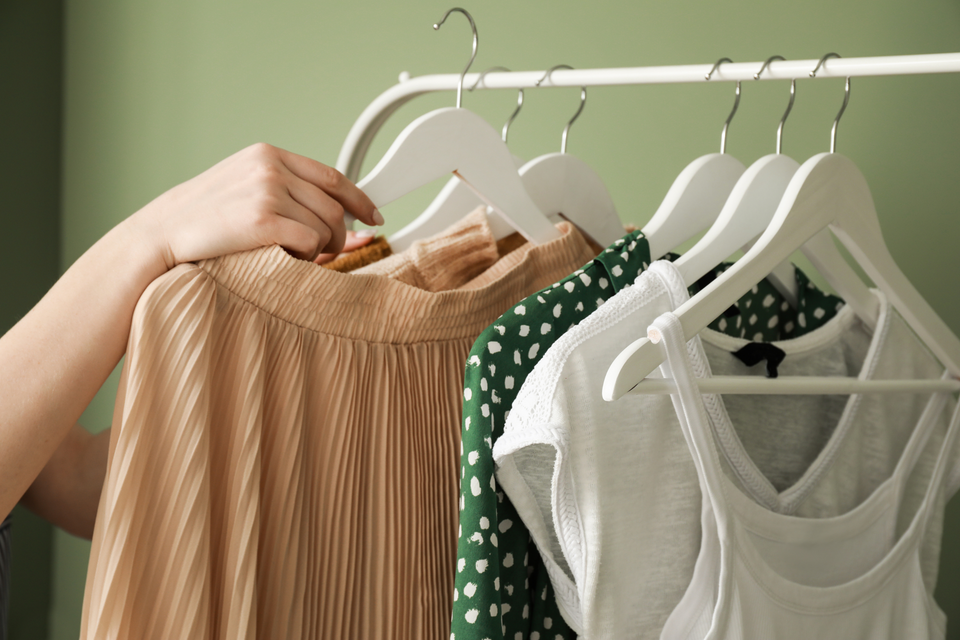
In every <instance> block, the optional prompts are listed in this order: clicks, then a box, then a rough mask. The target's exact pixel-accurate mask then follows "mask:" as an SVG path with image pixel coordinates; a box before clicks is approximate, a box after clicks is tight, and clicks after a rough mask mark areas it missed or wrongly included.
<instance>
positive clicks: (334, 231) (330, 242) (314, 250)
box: [277, 194, 347, 260]
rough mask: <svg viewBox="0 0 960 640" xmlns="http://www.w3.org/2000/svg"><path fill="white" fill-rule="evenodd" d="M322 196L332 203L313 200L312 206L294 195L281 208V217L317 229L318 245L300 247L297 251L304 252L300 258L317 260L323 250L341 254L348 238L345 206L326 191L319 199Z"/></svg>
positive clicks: (316, 238) (316, 239) (316, 241)
mask: <svg viewBox="0 0 960 640" xmlns="http://www.w3.org/2000/svg"><path fill="white" fill-rule="evenodd" d="M321 198H326V199H327V200H328V202H320V203H319V204H317V203H312V206H310V207H306V206H304V205H303V204H301V203H300V202H299V201H298V200H297V199H296V198H294V197H293V196H292V195H291V196H288V198H287V199H286V201H285V202H283V203H282V204H281V205H280V206H279V208H278V211H277V213H278V214H280V217H282V218H286V219H289V220H292V221H294V222H297V223H299V224H300V225H302V226H305V227H308V228H309V229H310V230H312V231H313V232H314V236H313V237H314V242H315V244H314V245H313V246H312V247H309V248H308V249H303V248H300V247H296V251H297V253H298V254H302V255H298V256H297V257H299V258H303V259H304V260H313V259H314V258H316V257H317V255H319V254H320V253H339V252H340V251H341V249H342V248H343V245H344V242H345V241H346V238H347V228H346V225H345V224H344V221H343V208H342V207H340V205H339V204H338V203H337V202H336V201H334V200H333V199H332V198H330V197H329V196H327V195H326V194H322V195H321V196H320V198H318V199H321ZM280 244H283V243H282V242H281V243H280ZM283 246H287V245H283ZM287 248H293V247H287Z"/></svg>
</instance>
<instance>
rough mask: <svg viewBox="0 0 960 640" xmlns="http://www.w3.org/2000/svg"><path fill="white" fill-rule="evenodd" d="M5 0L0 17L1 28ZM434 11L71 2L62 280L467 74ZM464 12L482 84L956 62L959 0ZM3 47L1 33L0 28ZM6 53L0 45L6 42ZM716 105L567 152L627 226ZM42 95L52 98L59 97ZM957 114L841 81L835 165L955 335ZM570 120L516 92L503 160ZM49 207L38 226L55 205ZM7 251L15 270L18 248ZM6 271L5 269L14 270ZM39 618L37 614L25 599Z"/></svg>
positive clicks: (564, 105) (590, 120)
mask: <svg viewBox="0 0 960 640" xmlns="http://www.w3.org/2000/svg"><path fill="white" fill-rule="evenodd" d="M20 4H24V5H25V4H26V3H20ZM8 5H9V3H4V4H0V7H2V11H3V12H4V13H3V15H2V17H3V18H4V19H6V18H7V17H8V15H7V14H8V12H9V11H10V9H9V7H8ZM448 7H449V5H447V4H445V3H438V2H433V1H426V0H418V1H415V2H404V3H391V2H386V1H378V2H373V1H369V0H359V1H354V2H344V3H339V4H336V5H334V4H332V3H317V2H273V3H252V2H243V3H237V2H195V1H194V2H191V1H188V0H170V1H167V2H162V3H160V2H155V3H130V2H121V1H118V0H113V1H107V0H85V1H83V2H79V1H76V0H68V2H67V3H66V19H65V40H64V42H65V55H64V61H65V77H64V84H63V88H64V105H65V107H64V146H63V156H62V162H63V164H62V166H63V176H62V195H63V199H62V203H63V206H62V220H61V222H62V224H61V227H60V231H61V234H62V240H61V263H60V266H61V268H65V267H66V266H67V265H69V264H70V263H71V262H72V261H73V260H75V259H76V258H77V257H78V256H79V255H80V254H81V253H82V252H83V251H84V250H85V249H86V248H87V247H88V246H90V245H91V244H92V243H93V242H94V241H95V240H96V239H97V238H98V237H99V236H101V235H102V234H103V233H105V232H106V231H107V230H108V229H109V228H110V227H111V226H112V225H114V224H116V223H117V222H118V221H120V220H121V219H122V218H123V217H124V216H126V215H128V214H129V213H131V212H133V211H134V210H136V209H137V208H139V207H140V206H142V205H143V204H145V203H146V202H148V201H149V200H150V199H151V198H152V197H154V196H156V195H157V194H159V193H160V192H162V191H163V190H165V189H167V188H169V187H171V186H173V185H175V184H177V183H179V182H181V181H183V180H185V179H187V178H190V177H192V176H193V175H195V174H197V173H198V172H200V171H202V170H203V169H205V168H207V167H208V166H210V165H211V164H213V163H215V162H216V161H218V160H220V159H221V158H223V157H225V156H226V155H228V154H230V153H233V152H234V151H236V150H238V149H239V148H241V147H243V146H245V145H248V144H250V143H253V142H256V141H267V142H270V143H272V144H275V145H278V146H282V147H285V148H288V149H290V150H292V151H296V152H299V153H302V154H305V155H310V156H312V157H315V158H317V159H319V160H321V161H324V162H327V163H328V164H332V163H333V162H334V161H335V160H336V157H337V152H338V150H339V146H340V144H341V142H342V140H343V138H344V137H345V135H346V133H347V130H348V129H349V127H350V125H351V124H352V123H353V121H354V120H355V118H356V117H357V116H358V115H359V113H360V111H361V110H362V109H363V108H364V107H365V106H366V105H367V104H368V103H369V102H370V101H371V100H372V99H373V98H374V97H375V96H376V95H378V94H379V93H380V92H381V91H383V90H385V89H386V88H387V87H389V86H390V85H391V84H393V83H394V82H395V81H396V78H397V74H398V73H399V72H401V71H404V70H406V71H409V72H410V73H411V74H412V75H420V74H425V73H436V72H454V71H459V70H460V69H461V68H462V66H463V64H464V62H465V59H466V54H467V53H468V51H469V39H468V38H469V35H468V30H467V27H466V24H465V22H464V21H462V20H461V19H460V17H459V16H453V18H452V21H451V22H450V23H448V24H447V25H446V26H445V27H444V28H443V29H442V30H441V31H440V32H434V31H433V30H432V29H431V28H430V25H431V24H432V23H433V22H434V21H436V20H437V19H438V18H439V17H440V15H442V12H443V11H444V10H445V9H447V8H448ZM467 8H468V9H470V10H471V11H472V12H473V14H474V16H475V18H476V20H477V23H478V25H479V29H480V53H479V55H478V57H477V62H476V67H475V68H476V69H483V68H486V67H488V66H492V65H498V64H502V65H507V66H509V67H511V68H513V69H543V68H545V67H547V66H550V65H553V64H558V63H567V64H571V65H574V66H577V67H607V66H635V65H657V64H685V63H704V62H709V61H713V60H715V59H717V58H719V57H721V56H729V57H731V58H733V59H734V60H761V59H764V58H765V57H767V56H769V55H773V54H780V55H783V56H785V57H787V58H814V57H818V56H819V55H821V54H823V53H825V52H827V51H838V52H839V53H841V54H843V55H845V56H869V55H891V54H909V53H932V52H941V51H960V5H958V4H957V3H956V2H955V1H954V0H926V1H923V2H915V3H905V2H894V1H891V0H872V1H868V0H855V1H845V2H838V1H836V0H812V1H808V2H803V3H800V2H771V1H767V2H759V1H756V0H751V1H746V0H730V1H727V2H723V3H719V2H691V1H689V0H680V1H674V2H669V3H665V2H652V1H649V0H648V1H647V2H593V3H585V2H570V1H569V0H563V1H556V0H555V1H554V2H545V1H542V0H538V1H536V2H524V3H517V2H511V3H507V2H502V1H500V2H493V1H486V2H474V3H472V4H471V5H469V6H468V7H467ZM4 24H5V22H0V29H3V25H4ZM0 33H2V35H3V36H8V35H9V34H8V33H7V30H5V29H4V30H3V31H0ZM2 41H3V42H4V43H5V44H4V45H3V46H5V47H7V46H11V45H8V44H6V43H7V38H6V37H3V38H2ZM32 45H34V46H30V47H20V48H18V49H17V51H18V55H28V56H35V57H37V59H38V60H39V59H40V58H44V59H45V57H46V56H54V57H56V56H55V55H54V54H55V53H57V52H58V48H57V45H56V43H52V44H50V45H49V47H48V48H47V49H46V50H42V51H37V49H43V47H42V46H36V43H32ZM5 51H6V50H5ZM31 64H33V63H31ZM36 64H38V65H39V64H40V63H39V62H37V63H36ZM6 72H7V69H6V65H5V68H4V73H6ZM50 77H53V76H50ZM5 90H6V87H5ZM53 91H54V94H55V88H54V89H53ZM786 91H787V85H786V83H757V84H755V85H754V84H746V85H745V86H744V89H743V101H742V104H741V108H740V112H739V114H738V115H737V118H736V119H735V120H734V122H733V124H732V125H731V131H730V137H729V148H728V150H729V151H730V152H731V153H732V154H734V155H736V156H737V157H739V158H740V159H741V160H743V161H744V162H746V163H749V162H751V161H753V160H755V159H756V158H758V157H759V156H761V155H764V154H766V153H769V152H771V151H772V150H773V144H774V131H775V127H776V123H777V120H778V119H779V117H780V114H781V113H782V110H783V107H784V106H785V100H786V95H787V93H786ZM841 94H842V81H840V80H818V81H806V82H803V81H801V82H800V83H799V86H798V97H797V103H796V107H795V109H794V114H793V115H792V116H791V120H790V121H789V122H788V125H787V130H786V134H785V146H784V152H785V153H787V154H790V155H792V156H793V157H795V158H797V159H799V160H803V159H805V158H807V157H809V156H810V155H812V154H814V153H816V152H819V151H824V150H826V145H827V140H828V131H829V125H830V122H831V121H832V118H833V116H834V114H835V112H836V110H837V108H838V107H839V104H840V100H841V97H842V95H841ZM731 97H732V86H731V85H729V84H722V83H718V84H711V85H698V86H659V87H649V86H648V87H618V88H596V89H591V90H590V97H589V101H588V104H587V107H586V110H585V111H584V113H583V115H582V116H581V118H580V120H579V121H578V122H577V124H576V125H575V126H574V128H573V130H572V132H571V134H570V146H569V151H570V152H571V153H575V154H577V155H578V156H580V157H581V158H583V159H584V160H586V161H587V162H588V163H590V164H591V165H593V166H594V167H595V168H596V169H597V171H598V172H599V173H600V175H602V176H603V177H604V180H605V181H606V182H607V185H608V187H609V189H610V192H611V194H612V195H613V197H614V200H615V201H616V203H617V204H618V208H619V209H620V211H621V213H622V214H623V217H624V218H625V219H628V220H631V221H633V222H636V223H639V224H642V223H643V222H645V221H646V220H647V219H648V218H649V216H650V215H651V213H652V212H653V210H654V209H655V208H656V206H657V204H658V203H659V201H660V199H661V198H662V197H663V194H664V193H665V192H666V190H667V188H668V186H669V185H670V183H671V181H672V179H673V178H674V177H675V176H676V175H677V173H678V172H679V171H680V170H681V169H682V168H683V167H684V166H685V165H686V163H688V162H689V161H690V160H692V159H693V158H695V157H697V156H699V155H702V154H704V153H708V152H711V151H715V150H717V146H718V144H719V132H720V125H721V123H722V121H723V118H724V117H726V114H727V112H728V110H729V107H730V102H731ZM49 98H50V103H51V104H52V103H54V102H57V100H56V97H55V95H53V94H51V95H50V96H49ZM514 100H515V96H514V94H513V93H512V92H486V93H482V94H477V95H472V94H470V95H467V96H466V97H465V102H464V104H465V106H467V107H469V108H471V109H474V110H476V111H478V112H479V113H480V114H481V115H483V116H485V117H487V118H488V119H489V120H490V121H491V122H492V123H494V124H495V125H497V126H499V124H500V123H501V122H502V121H503V120H504V119H505V118H506V116H507V115H508V114H509V112H510V111H511V109H512V106H513V104H514ZM452 101H453V97H452V94H445V95H436V96H427V97H424V98H420V99H417V100H415V101H414V102H412V103H410V104H408V105H407V106H405V107H403V108H402V109H401V110H400V111H399V112H398V113H397V114H396V115H395V116H394V117H393V118H392V119H391V121H390V122H389V123H388V124H387V126H386V127H385V128H384V130H383V131H382V133H381V135H380V136H379V137H378V139H377V141H376V142H375V144H374V146H373V148H372V149H371V153H370V155H369V156H368V158H369V160H370V161H375V160H376V159H377V158H378V157H379V156H380V155H382V153H383V152H384V151H385V149H386V146H387V145H388V144H389V142H390V141H391V140H392V139H393V138H394V137H395V136H396V134H397V133H398V132H399V131H400V130H401V128H402V127H403V126H404V125H405V124H406V123H408V122H409V121H410V120H411V119H412V118H414V117H415V116H416V115H419V114H421V113H424V112H425V111H427V110H430V109H432V108H435V107H437V106H445V105H451V104H452ZM957 104H960V76H921V77H909V78H864V79H858V80H855V81H854V86H853V94H852V98H851V103H850V107H849V109H848V110H847V114H846V115H845V117H844V120H843V122H842V124H841V127H840V136H839V151H840V152H841V153H844V154H846V155H848V156H850V157H851V158H853V160H854V161H856V162H857V164H858V165H859V166H860V167H861V169H862V170H863V172H864V174H865V175H866V176H867V179H868V180H869V181H870V183H871V186H872V188H873V194H874V197H875V200H876V202H877V208H878V210H879V213H880V216H881V222H882V224H883V227H884V230H885V232H886V237H887V240H888V244H889V245H890V247H891V251H892V252H893V254H894V256H895V257H896V258H897V260H898V262H899V263H900V265H901V266H902V267H903V270H904V271H905V272H906V273H907V275H908V276H909V277H910V279H911V280H912V281H913V282H914V283H915V284H916V285H917V287H918V288H919V289H920V291H921V293H923V294H924V295H925V296H926V297H927V298H928V299H929V300H930V301H931V303H932V304H933V306H934V308H935V309H936V310H937V311H938V312H939V313H940V314H942V316H943V317H944V318H945V319H946V320H947V322H948V323H949V324H950V325H951V327H953V329H954V330H955V331H956V332H958V333H960V298H958V296H957V294H956V286H955V284H954V275H953V274H954V272H956V271H957V267H958V266H960V257H958V252H957V250H956V248H955V244H956V239H957V238H958V237H960V216H958V215H957V212H956V208H957V205H956V203H958V202H960V181H958V180H957V179H956V175H957V169H958V168H960V127H957V125H956V112H957V107H956V105H957ZM576 106H577V92H576V90H574V89H565V90H562V89H544V90H541V91H528V92H527V102H526V105H525V107H524V111H523V112H522V113H521V114H520V116H519V118H518V119H517V121H516V123H515V125H514V128H513V129H512V133H511V147H512V149H513V151H514V153H516V154H517V155H519V156H521V157H523V158H525V159H527V158H531V157H534V156H536V155H539V154H541V153H545V152H549V151H555V150H557V149H558V146H559V134H560V130H561V128H562V127H563V124H564V123H565V122H566V120H567V119H568V118H569V116H570V115H571V114H572V113H573V111H574V110H575V109H576ZM4 108H7V106H6V105H5V107H4ZM4 113H5V115H7V118H4V119H3V120H4V122H5V128H4V131H5V133H4V135H13V133H11V132H7V131H6V129H8V128H11V127H10V126H9V122H8V120H9V119H10V118H11V117H15V116H11V115H10V112H9V111H5V112H4ZM54 128H55V127H54ZM47 133H50V132H49V131H48V132H47ZM50 135H52V134H50ZM21 144H24V143H22V142H21ZM7 148H8V147H7V145H6V144H5V145H4V149H7ZM7 155H9V154H7ZM41 155H42V156H43V158H44V161H45V162H51V158H53V157H54V156H53V155H52V150H47V152H46V153H43V154H41ZM5 161H9V158H5ZM54 164H55V163H54ZM370 166H372V164H371V163H370V162H369V161H368V163H367V166H366V168H367V169H369V167H370ZM54 175H56V172H55V171H52V172H51V173H49V174H48V176H54ZM437 187H438V185H433V186H432V189H433V191H435V190H436V188H437ZM10 191H11V192H16V189H15V188H13V187H11V189H10ZM7 192H8V189H4V197H5V201H4V208H3V224H4V227H3V234H2V236H0V241H2V239H3V238H9V237H10V235H8V230H12V233H13V234H19V235H23V234H36V237H38V238H40V240H39V242H40V244H39V245H38V246H39V247H40V249H39V252H40V254H41V255H43V251H44V250H45V251H46V252H47V254H46V255H48V256H49V259H48V260H47V267H48V268H49V265H51V264H53V263H54V262H55V260H54V258H53V256H52V255H50V249H51V247H52V246H54V244H53V243H52V242H51V238H53V237H55V236H56V228H55V226H54V227H52V228H51V229H46V228H45V227H44V226H43V224H44V223H41V222H40V221H39V219H34V218H35V216H32V215H31V216H29V218H30V220H29V221H24V220H23V218H24V216H21V215H20V212H21V211H26V210H27V209H26V206H27V204H29V205H31V206H32V205H34V204H36V205H37V206H38V207H39V202H40V201H41V200H42V201H44V202H46V199H47V198H54V200H52V201H51V202H55V188H54V181H53V179H52V178H50V179H49V180H48V181H47V183H46V184H41V185H40V186H39V187H38V188H36V189H34V190H33V191H31V197H28V198H26V199H25V200H26V201H28V202H27V204H22V205H21V204H17V205H16V206H15V207H11V208H8V207H10V205H11V204H12V203H18V202H19V201H17V200H13V199H11V198H10V197H8V196H7V195H6V194H7ZM38 194H39V195H38ZM430 197H431V188H427V189H424V190H422V191H421V192H418V193H415V194H412V195H411V196H409V197H407V198H404V199H403V200H401V201H399V202H397V203H396V204H394V205H391V206H389V207H386V208H385V209H384V214H385V215H386V217H387V219H388V224H387V227H386V230H387V231H388V232H389V231H392V230H396V229H398V228H399V227H401V226H402V225H403V224H404V222H406V221H408V220H410V219H411V218H412V216H414V215H415V214H416V213H417V212H419V211H420V210H421V209H422V208H423V207H424V206H425V204H426V203H427V202H429V199H430ZM45 206H46V208H45V209H44V210H45V211H48V212H49V210H50V206H54V205H50V203H47V205H45ZM21 227H23V228H21ZM45 229H46V230H45ZM23 237H26V236H25V235H24V236H23ZM31 237H34V236H31ZM12 244H14V245H16V246H11V247H8V246H7V244H4V245H2V249H3V255H2V256H0V259H6V260H8V262H5V263H4V264H5V265H7V264H8V263H9V264H11V265H12V266H11V267H10V268H8V269H7V270H5V271H4V273H9V274H18V273H21V272H26V271H29V272H30V273H29V274H28V275H27V276H25V278H26V279H28V280H33V281H35V286H34V288H33V289H31V290H30V291H31V292H30V293H28V294H26V295H27V299H28V300H33V299H35V298H36V297H37V296H38V295H39V294H38V293H37V292H38V291H42V290H43V288H44V287H45V286H47V285H48V284H49V280H50V274H47V275H41V274H40V272H34V269H35V267H34V266H33V265H36V264H37V263H38V261H37V260H36V251H34V252H33V253H31V252H30V250H28V249H25V246H26V243H25V242H22V241H17V242H15V243H12ZM21 249H23V250H24V251H26V252H27V253H28V254H30V255H25V256H21V254H18V253H16V251H19V250H21ZM10 256H20V257H19V258H18V259H16V260H13V261H10ZM39 262H43V261H42V260H41V261H39ZM27 265H30V266H29V267H28V266H27ZM18 278H19V276H18V277H17V278H13V279H18ZM3 283H4V284H3V290H2V295H3V297H4V298H3V300H4V302H3V309H4V310H6V309H8V308H10V309H14V308H15V307H14V306H10V307H8V302H7V301H10V303H9V304H10V305H15V304H20V303H19V302H15V301H17V300H19V298H18V297H17V296H19V295H21V294H20V293H18V292H19V287H20V286H21V283H20V282H19V281H18V282H17V283H15V284H11V283H8V278H6V277H5V278H4V280H3ZM16 308H20V309H22V308H23V307H22V304H21V306H20V307H16ZM16 313H22V310H21V311H18V312H14V315H16ZM3 321H4V322H7V321H8V320H7V319H6V316H4V318H3ZM115 387H116V380H115V378H114V379H113V380H111V382H109V383H108V384H107V385H106V386H105V388H104V390H103V391H102V392H101V394H100V396H98V399H97V401H96V402H95V403H94V404H93V405H92V406H91V408H90V409H89V410H88V411H87V413H86V414H85V416H84V424H85V425H86V426H88V427H89V428H92V429H97V428H102V427H103V426H105V425H107V424H109V422H110V413H111V410H112V393H113V390H114V389H115ZM948 519H949V523H948V527H947V531H946V533H945V540H947V543H946V544H945V549H944V553H943V570H942V572H941V581H940V588H939V589H938V593H937V595H938V598H939V600H940V602H941V605H942V606H943V607H944V609H945V610H947V611H948V613H950V614H952V615H953V616H954V617H957V618H960V542H957V541H958V540H960V502H958V501H956V500H955V501H954V503H953V504H952V505H951V509H950V512H949V516H948ZM88 549H89V547H88V545H86V544H85V543H81V542H79V541H77V540H76V539H74V538H71V537H69V536H67V535H66V534H63V533H62V532H57V533H56V534H55V536H54V553H53V559H54V585H55V588H54V589H53V591H52V593H51V596H52V600H53V602H52V608H51V610H50V622H51V633H50V637H52V638H57V639H59V638H72V637H76V633H77V628H78V623H79V611H80V603H81V598H82V591H83V574H84V571H85V566H86V558H85V556H86V553H88ZM18 553H19V551H18ZM36 604H37V608H36V615H38V616H42V615H43V608H44V607H43V606H41V605H42V604H43V600H42V598H41V597H39V596H38V599H37V600H36ZM957 626H958V625H956V624H954V625H952V626H951V636H952V637H958V638H960V629H957ZM33 637H41V636H39V635H34V636H33Z"/></svg>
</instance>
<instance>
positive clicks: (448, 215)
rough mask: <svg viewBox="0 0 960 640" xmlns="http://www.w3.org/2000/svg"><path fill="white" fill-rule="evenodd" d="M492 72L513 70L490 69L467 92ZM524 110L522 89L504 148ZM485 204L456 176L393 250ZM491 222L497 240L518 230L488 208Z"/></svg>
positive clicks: (399, 235)
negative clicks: (509, 134) (512, 128)
mask: <svg viewBox="0 0 960 640" xmlns="http://www.w3.org/2000/svg"><path fill="white" fill-rule="evenodd" d="M491 71H510V70H509V69H507V68H506V67H490V68H489V69H485V70H484V71H482V72H481V73H480V77H479V78H477V81H476V82H474V83H473V86H472V87H470V88H469V89H467V91H473V90H474V89H476V88H477V86H479V85H480V83H481V82H483V79H484V77H486V75H487V74H488V73H490V72H491ZM521 107H523V89H520V90H519V93H518V94H517V108H516V109H514V111H513V113H512V114H511V115H510V118H509V119H507V121H506V122H505V123H504V125H503V129H502V130H501V134H500V139H501V140H503V143H504V144H506V143H507V134H508V133H509V131H510V125H511V124H512V123H513V120H514V119H515V118H516V117H517V114H518V113H520V109H521ZM510 157H511V158H512V159H513V165H514V167H516V168H517V169H519V168H520V167H522V166H523V160H522V159H520V158H518V157H517V156H515V155H513V154H511V156H510ZM482 204H486V203H485V202H484V201H483V200H481V199H480V196H478V195H477V194H476V193H475V192H474V191H473V189H471V188H470V186H469V185H467V184H466V183H464V181H463V180H461V179H460V178H458V177H456V176H454V177H452V178H450V180H448V181H447V184H445V185H444V186H443V189H441V190H440V193H438V194H437V197H436V198H434V199H433V202H431V203H430V205H429V206H428V207H427V208H426V209H424V211H423V213H421V214H420V215H419V216H417V217H416V219H414V221H413V222H411V223H410V224H408V225H407V226H405V227H404V228H403V229H400V230H399V231H397V232H396V233H394V234H393V235H391V236H390V237H389V238H388V241H389V242H390V246H391V247H392V248H393V250H394V251H397V252H399V251H404V250H406V249H407V248H408V247H409V246H410V245H412V244H413V243H414V242H416V241H417V240H420V239H422V238H428V237H430V236H433V235H436V234H438V233H441V232H442V231H443V230H444V229H446V228H447V227H449V226H450V225H452V224H454V223H455V222H457V221H458V220H460V219H461V218H463V216H464V214H465V213H468V212H470V211H473V210H474V209H476V208H477V207H478V206H480V205H482ZM487 222H488V224H489V225H490V231H491V232H492V233H493V236H494V238H496V239H497V240H500V239H501V238H504V237H506V236H508V235H510V234H511V233H514V228H513V227H512V226H510V223H509V222H507V221H506V220H504V219H503V218H501V217H500V215H499V214H498V213H497V212H496V211H494V210H493V209H492V208H491V207H487Z"/></svg>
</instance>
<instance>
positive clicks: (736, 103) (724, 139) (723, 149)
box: [703, 58, 740, 153]
mask: <svg viewBox="0 0 960 640" xmlns="http://www.w3.org/2000/svg"><path fill="white" fill-rule="evenodd" d="M724 62H733V60H731V59H730V58H720V59H719V60H717V62H716V63H715V64H714V65H713V68H712V69H710V73H708V74H707V75H705V76H704V77H703V79H704V80H709V79H710V77H711V76H713V72H714V71H716V70H717V69H718V68H720V65H721V64H723V63H724ZM734 93H735V94H736V98H734V100H733V109H732V110H731V111H730V115H728V116H727V120H726V122H724V123H723V131H721V132H720V153H726V152H727V129H729V128H730V121H731V120H733V116H734V114H735V113H737V107H739V106H740V81H739V80H737V88H736V91H735V92H734Z"/></svg>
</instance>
